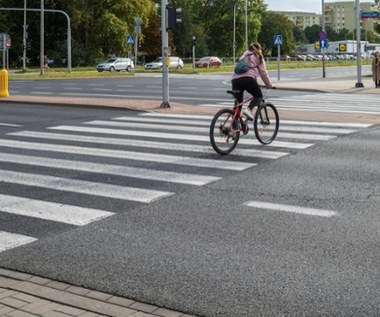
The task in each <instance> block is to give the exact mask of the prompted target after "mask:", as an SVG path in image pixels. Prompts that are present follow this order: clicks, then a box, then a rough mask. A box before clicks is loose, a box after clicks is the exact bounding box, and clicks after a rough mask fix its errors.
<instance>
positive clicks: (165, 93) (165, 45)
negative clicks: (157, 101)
mask: <svg viewBox="0 0 380 317" xmlns="http://www.w3.org/2000/svg"><path fill="white" fill-rule="evenodd" d="M166 6H167V0H161V40H162V44H161V45H162V47H161V48H162V103H161V105H160V107H161V108H170V103H169V68H168V65H167V64H166V59H167V58H168V56H169V37H168V30H167V14H166V12H167V10H166Z"/></svg>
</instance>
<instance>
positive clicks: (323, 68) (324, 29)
mask: <svg viewBox="0 0 380 317" xmlns="http://www.w3.org/2000/svg"><path fill="white" fill-rule="evenodd" d="M322 32H323V33H324V34H326V26H325V1H324V0H322ZM325 58H326V57H325V49H324V48H322V77H323V78H326V64H325V63H326V62H325Z"/></svg>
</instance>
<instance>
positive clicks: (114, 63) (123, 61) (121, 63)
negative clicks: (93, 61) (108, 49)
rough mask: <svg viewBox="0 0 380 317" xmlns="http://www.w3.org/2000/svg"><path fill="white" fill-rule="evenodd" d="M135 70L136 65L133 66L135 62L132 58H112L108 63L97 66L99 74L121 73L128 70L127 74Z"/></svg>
mask: <svg viewBox="0 0 380 317" xmlns="http://www.w3.org/2000/svg"><path fill="white" fill-rule="evenodd" d="M134 68H135V65H134V64H133V61H132V60H131V59H130V58H124V57H116V58H110V59H109V60H107V61H106V62H104V63H101V64H98V65H97V66H96V70H97V71H98V72H102V71H110V72H114V71H117V72H119V71H121V70H126V71H127V72H130V71H131V70H132V69H134Z"/></svg>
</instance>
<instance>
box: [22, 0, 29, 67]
mask: <svg viewBox="0 0 380 317" xmlns="http://www.w3.org/2000/svg"><path fill="white" fill-rule="evenodd" d="M27 27H28V26H27V25H26V0H24V30H23V35H22V69H23V70H25V69H26V30H27Z"/></svg>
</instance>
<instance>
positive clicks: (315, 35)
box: [304, 24, 322, 44]
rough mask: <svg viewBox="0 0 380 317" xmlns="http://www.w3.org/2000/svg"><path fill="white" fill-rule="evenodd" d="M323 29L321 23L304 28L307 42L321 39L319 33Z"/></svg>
mask: <svg viewBox="0 0 380 317" xmlns="http://www.w3.org/2000/svg"><path fill="white" fill-rule="evenodd" d="M321 31H322V27H321V26H320V25H317V24H314V25H312V26H307V27H306V28H305V30H304V32H305V37H306V40H307V42H308V43H309V44H310V43H315V42H316V41H318V40H319V33H320V32H321Z"/></svg>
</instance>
